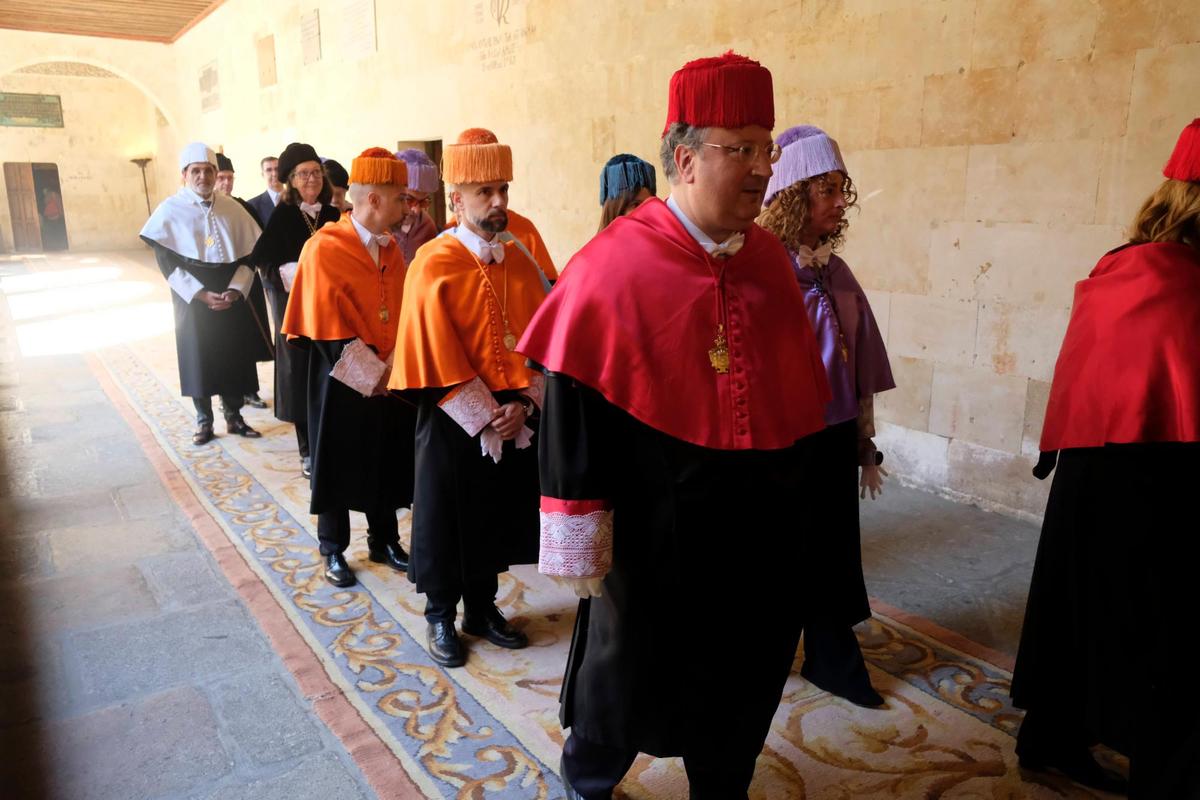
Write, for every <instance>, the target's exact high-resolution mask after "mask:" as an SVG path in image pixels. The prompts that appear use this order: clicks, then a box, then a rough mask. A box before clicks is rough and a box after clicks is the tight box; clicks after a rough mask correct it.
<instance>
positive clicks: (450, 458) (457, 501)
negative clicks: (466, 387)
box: [404, 387, 538, 594]
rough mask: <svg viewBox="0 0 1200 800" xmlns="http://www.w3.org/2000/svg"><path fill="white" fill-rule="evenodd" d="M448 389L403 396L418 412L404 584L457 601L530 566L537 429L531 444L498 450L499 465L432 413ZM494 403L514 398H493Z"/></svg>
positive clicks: (508, 394)
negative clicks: (517, 567) (469, 590)
mask: <svg viewBox="0 0 1200 800" xmlns="http://www.w3.org/2000/svg"><path fill="white" fill-rule="evenodd" d="M448 391H449V387H447V388H441V389H422V390H416V391H408V392H405V393H404V394H405V396H406V397H411V398H414V399H415V400H416V401H417V404H418V412H417V426H416V440H415V447H416V486H415V489H414V502H415V505H414V506H413V524H412V546H411V548H410V550H411V552H410V557H409V568H408V578H409V580H410V581H412V582H413V583H415V584H416V587H417V591H418V592H422V593H428V592H433V593H451V594H453V593H458V592H461V591H462V590H463V589H464V587H465V586H467V585H470V584H473V583H478V582H482V581H485V580H489V579H493V578H494V577H495V576H496V575H498V574H499V573H501V572H505V571H507V570H508V569H509V567H510V566H512V565H513V564H535V563H537V558H538V468H537V447H536V443H537V433H536V431H537V421H536V419H529V420H526V422H525V424H526V425H527V426H528V427H529V428H531V429H533V430H534V431H535V433H534V444H531V445H530V446H529V447H526V448H523V449H520V450H518V449H517V447H516V445H515V443H514V442H512V441H508V442H505V443H504V448H503V451H502V454H501V458H500V463H499V464H497V463H496V462H494V461H493V460H492V458H491V456H485V455H484V454H483V453H482V451H481V450H480V443H479V436H469V435H468V434H467V432H466V431H464V430H463V429H462V427H461V426H459V424H458V423H457V422H455V421H454V420H453V419H451V418H450V415H449V414H447V413H446V412H445V411H443V410H442V409H441V408H439V407H438V402H439V401H440V400H441V399H442V398H443V397H445V396H446V393H447V392H448ZM492 396H493V397H494V398H495V399H496V402H497V403H499V404H501V405H503V404H504V403H507V402H511V401H513V400H516V399H517V397H518V393H517V392H513V391H504V392H493V395H492Z"/></svg>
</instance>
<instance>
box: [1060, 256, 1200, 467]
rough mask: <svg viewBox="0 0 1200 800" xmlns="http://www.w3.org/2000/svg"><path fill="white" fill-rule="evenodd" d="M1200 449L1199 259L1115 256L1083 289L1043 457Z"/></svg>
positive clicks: (1103, 263)
mask: <svg viewBox="0 0 1200 800" xmlns="http://www.w3.org/2000/svg"><path fill="white" fill-rule="evenodd" d="M1196 441H1200V252H1198V251H1197V250H1196V249H1195V248H1193V247H1189V246H1188V245H1185V244H1178V243H1174V242H1162V243H1155V244H1141V245H1129V246H1126V247H1122V248H1119V249H1117V250H1114V251H1112V252H1111V253H1109V254H1108V255H1106V256H1104V258H1102V259H1100V263H1098V264H1097V265H1096V268H1095V269H1094V270H1092V273H1091V275H1089V276H1088V277H1087V278H1086V279H1085V280H1082V281H1080V282H1079V283H1078V284H1076V286H1075V306H1074V309H1073V310H1072V312H1071V322H1070V325H1068V326H1067V335H1066V338H1065V339H1063V345H1062V350H1061V351H1060V352H1059V355H1058V363H1057V364H1056V365H1055V367H1054V384H1053V385H1052V386H1051V388H1050V402H1049V405H1048V406H1047V407H1046V421H1045V424H1044V425H1043V426H1042V442H1041V449H1042V450H1043V451H1051V450H1062V449H1065V448H1071V447H1101V446H1103V445H1105V444H1109V443H1113V444H1127V443H1132V442H1196Z"/></svg>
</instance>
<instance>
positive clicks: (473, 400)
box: [438, 375, 500, 436]
mask: <svg viewBox="0 0 1200 800" xmlns="http://www.w3.org/2000/svg"><path fill="white" fill-rule="evenodd" d="M438 407H439V408H441V409H442V411H445V412H446V413H447V414H449V415H450V419H452V420H454V421H455V422H457V423H458V426H459V427H460V428H462V429H463V430H464V431H466V432H467V435H468V436H478V435H479V432H480V431H482V430H483V429H484V428H486V427H487V426H488V423H489V422H491V421H492V420H493V419H495V418H496V412H497V411H499V410H500V404H499V403H497V402H496V398H494V397H492V393H491V391H490V390H489V389H488V388H487V384H485V383H484V382H483V379H481V378H480V377H479V376H478V375H476V376H475V377H474V378H472V379H471V380H469V381H467V382H466V383H464V384H461V385H460V386H459V387H458V388H457V389H455V390H454V391H452V392H451V393H450V394H448V395H446V396H445V397H444V398H443V399H442V402H440V403H438Z"/></svg>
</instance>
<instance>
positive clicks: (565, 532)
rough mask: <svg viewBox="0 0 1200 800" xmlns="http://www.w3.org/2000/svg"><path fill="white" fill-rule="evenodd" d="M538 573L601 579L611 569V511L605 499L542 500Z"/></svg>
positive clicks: (547, 498) (545, 498) (551, 498)
mask: <svg viewBox="0 0 1200 800" xmlns="http://www.w3.org/2000/svg"><path fill="white" fill-rule="evenodd" d="M541 516H542V531H541V548H540V553H539V555H538V572H540V573H542V574H543V575H555V576H558V577H562V578H602V577H604V576H605V575H606V574H608V571H609V569H611V568H612V550H613V524H612V518H613V514H612V509H611V507H610V506H609V504H608V503H607V502H606V501H603V500H559V499H557V498H553V497H543V498H542V510H541Z"/></svg>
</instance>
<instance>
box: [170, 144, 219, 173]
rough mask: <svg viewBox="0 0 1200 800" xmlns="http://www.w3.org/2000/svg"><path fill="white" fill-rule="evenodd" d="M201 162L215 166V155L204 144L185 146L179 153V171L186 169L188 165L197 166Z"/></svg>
mask: <svg viewBox="0 0 1200 800" xmlns="http://www.w3.org/2000/svg"><path fill="white" fill-rule="evenodd" d="M202 161H207V162H208V163H210V164H212V165H213V166H214V167H215V166H217V154H216V153H214V152H213V150H212V148H211V147H209V146H208V145H206V144H205V143H204V142H192V143H191V144H186V145H184V147H183V150H182V151H181V152H180V153H179V169H180V171H182V170H185V169H187V166H188V164H198V163H200V162H202Z"/></svg>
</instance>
